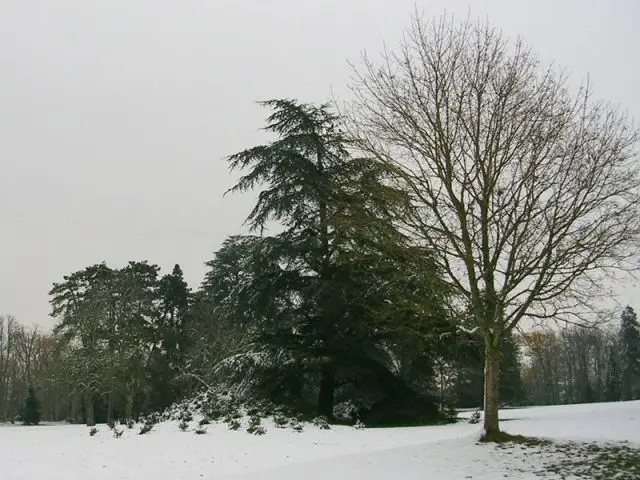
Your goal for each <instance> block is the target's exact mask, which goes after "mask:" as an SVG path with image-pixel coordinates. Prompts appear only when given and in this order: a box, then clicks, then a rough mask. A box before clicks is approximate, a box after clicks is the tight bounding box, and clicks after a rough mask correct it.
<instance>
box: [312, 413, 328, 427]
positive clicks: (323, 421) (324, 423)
mask: <svg viewBox="0 0 640 480" xmlns="http://www.w3.org/2000/svg"><path fill="white" fill-rule="evenodd" d="M313 424H314V425H315V426H316V427H318V428H319V429H320V430H331V426H330V425H329V420H328V419H327V417H323V416H319V417H316V418H314V419H313Z"/></svg>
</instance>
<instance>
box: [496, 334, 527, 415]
mask: <svg viewBox="0 0 640 480" xmlns="http://www.w3.org/2000/svg"><path fill="white" fill-rule="evenodd" d="M521 373H522V369H521V361H520V345H519V342H518V337H517V336H516V335H515V334H514V333H512V332H509V333H506V334H505V338H504V339H503V340H502V354H501V356H500V399H501V401H502V403H505V404H509V405H520V404H521V403H522V401H523V400H524V398H523V397H524V390H523V384H522V376H521Z"/></svg>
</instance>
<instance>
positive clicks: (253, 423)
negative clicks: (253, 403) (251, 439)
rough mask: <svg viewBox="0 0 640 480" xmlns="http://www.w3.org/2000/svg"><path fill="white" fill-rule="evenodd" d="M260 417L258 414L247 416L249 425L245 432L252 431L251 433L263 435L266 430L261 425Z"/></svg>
mask: <svg viewBox="0 0 640 480" xmlns="http://www.w3.org/2000/svg"><path fill="white" fill-rule="evenodd" d="M261 424H262V418H260V417H259V416H258V415H253V416H251V417H250V418H249V426H248V427H247V433H252V434H253V435H264V434H265V433H267V430H266V429H265V428H264V427H263V426H262V425H261Z"/></svg>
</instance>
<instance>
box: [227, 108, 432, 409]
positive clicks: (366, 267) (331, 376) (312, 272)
mask: <svg viewBox="0 0 640 480" xmlns="http://www.w3.org/2000/svg"><path fill="white" fill-rule="evenodd" d="M261 103H262V105H264V106H266V107H269V108H271V109H272V110H273V112H272V114H271V115H270V116H269V117H268V125H267V128H266V129H267V130H268V131H270V132H272V133H275V134H276V135H277V139H276V140H275V141H273V142H272V143H270V144H267V145H261V146H257V147H253V148H250V149H248V150H244V151H242V152H239V153H237V154H235V155H232V156H231V157H229V162H230V165H231V169H232V170H235V169H241V170H249V171H248V173H246V174H245V175H244V176H242V177H241V178H240V180H239V182H238V184H237V185H236V186H234V187H233V188H232V189H231V191H247V190H252V189H254V188H258V187H262V191H261V192H260V195H259V197H258V202H257V204H256V205H255V207H254V209H253V210H252V211H251V213H250V215H249V217H248V223H249V226H250V227H251V229H252V230H253V231H259V232H263V231H264V229H265V227H266V226H267V223H268V222H270V221H275V222H278V223H279V224H280V225H281V226H282V227H283V232H282V233H280V234H278V235H275V236H272V237H244V238H241V239H239V241H240V244H245V245H246V246H247V247H249V250H245V253H248V254H249V256H248V257H244V260H242V265H243V267H244V268H243V270H244V273H243V275H245V278H244V279H245V280H247V281H249V282H250V287H247V286H246V285H245V284H243V283H242V282H240V283H236V284H235V285H229V287H222V290H225V289H227V288H228V289H230V290H231V291H233V292H234V293H235V295H234V296H232V297H231V298H234V299H235V300H231V302H235V303H234V305H235V306H236V307H239V310H238V311H236V314H235V315H234V318H236V319H238V321H251V322H253V324H254V325H258V326H259V330H260V333H261V338H262V340H263V341H265V342H266V343H267V344H268V345H271V346H272V347H274V348H277V349H283V350H284V351H286V352H287V354H288V355H290V356H291V358H293V359H295V361H294V363H296V364H298V365H300V366H304V368H305V369H306V375H307V378H315V379H316V381H317V383H316V386H317V397H316V399H317V400H316V405H317V413H318V414H320V415H324V416H327V417H331V416H332V413H333V404H334V402H335V394H336V389H337V387H338V384H339V376H340V375H341V373H343V372H344V371H345V367H354V366H355V365H356V364H357V363H360V368H363V367H364V365H366V368H367V369H369V371H371V369H375V370H377V371H378V372H379V374H380V375H384V374H383V373H382V372H383V371H387V372H388V370H386V369H385V368H378V367H379V366H380V362H381V360H376V361H373V359H374V358H378V359H379V358H380V352H382V351H383V349H382V348H377V347H379V346H380V345H381V342H380V340H381V339H380V336H381V330H382V329H376V328H375V326H376V325H378V324H377V322H380V324H379V325H384V324H385V318H388V317H389V316H388V315H385V314H383V313H382V312H383V311H384V309H383V308H382V303H383V300H385V298H386V297H385V295H392V296H393V297H394V298H393V299H391V298H388V297H387V298H386V300H387V301H388V303H392V304H393V300H399V299H400V295H399V292H400V291H401V289H400V288H399V285H400V284H401V283H402V282H403V281H404V280H402V281H399V283H395V282H393V281H387V282H386V283H385V282H384V281H382V280H378V281H374V279H375V278H378V279H380V278H381V277H380V273H381V272H382V271H386V272H387V273H389V272H390V271H392V270H394V269H393V268H389V266H390V261H389V260H390V259H396V260H397V259H399V258H404V259H407V258H410V257H409V256H408V255H404V254H403V253H402V252H407V251H408V250H409V247H408V241H407V239H406V238H405V237H403V235H401V234H400V232H399V231H398V229H397V228H396V225H395V217H396V216H397V215H399V214H401V212H402V211H403V209H404V208H407V205H408V197H407V195H406V194H405V193H403V192H401V191H399V190H397V189H395V188H392V187H390V186H389V185H387V184H386V181H385V180H386V178H387V176H388V173H389V172H388V171H387V170H385V169H384V168H383V167H382V166H381V165H380V164H379V163H378V162H375V161H373V160H370V159H365V158H355V157H352V156H351V155H350V154H349V152H348V149H347V147H348V142H347V140H346V138H345V136H344V135H343V134H342V132H341V131H340V128H339V125H340V119H339V118H338V117H336V116H335V115H334V114H333V113H331V111H330V109H329V108H328V106H327V105H321V106H315V105H308V104H300V103H298V102H296V101H294V100H272V101H267V102H261ZM257 252H259V254H258V255H256V253H257ZM413 257H414V258H415V257H417V258H418V259H420V260H416V261H422V260H423V259H426V258H428V257H427V256H426V255H425V254H424V252H421V251H420V252H418V251H415V252H413ZM385 262H386V265H385ZM415 265H416V263H415V261H414V266H415ZM395 266H396V269H395V270H396V271H397V270H402V269H398V268H397V267H398V264H397V263H396V265H395ZM420 271H423V272H424V271H428V272H429V273H431V272H433V270H426V269H420V268H416V269H414V270H411V269H410V268H407V269H406V270H404V272H405V277H406V276H408V275H409V273H411V272H420ZM247 275H248V276H247ZM422 277H423V279H425V278H429V280H431V287H432V288H429V292H430V293H433V292H434V291H437V290H438V288H435V287H433V285H434V284H436V283H438V282H439V279H438V278H437V275H433V276H429V275H423V276H422ZM391 278H393V277H387V280H389V279H391ZM414 281H415V279H414ZM251 282H253V283H251ZM363 282H364V283H365V284H366V288H365V285H363ZM394 284H395V287H391V286H392V285H394ZM405 286H406V285H405ZM405 298H407V297H405ZM435 298H436V295H433V296H432V297H431V298H429V297H423V298H421V299H420V302H418V303H419V306H420V308H422V310H423V311H424V310H429V309H430V308H431V307H432V306H435V305H437V304H438V302H437V301H432V302H431V301H430V300H434V299H435ZM244 299H246V300H247V301H244ZM223 304H226V305H227V306H229V305H230V304H231V303H230V301H229V300H228V299H227V300H225V301H224V302H223ZM410 304H411V302H409V301H407V302H406V303H405V306H406V307H409V306H410ZM415 305H416V303H415V302H414V303H413V304H412V305H411V309H412V310H414V311H415V310H417V309H416V307H415ZM374 311H375V313H374ZM405 318H406V319H410V320H411V322H413V325H409V328H411V329H413V328H414V327H415V325H416V323H419V322H423V321H424V315H412V314H409V315H407V316H406V317H405ZM243 319H244V320H243ZM387 325H389V324H388V323H387ZM396 331H398V330H397V329H396ZM374 351H375V352H376V353H373V352H374ZM365 352H366V353H365ZM347 369H348V368H347ZM298 377H300V375H298Z"/></svg>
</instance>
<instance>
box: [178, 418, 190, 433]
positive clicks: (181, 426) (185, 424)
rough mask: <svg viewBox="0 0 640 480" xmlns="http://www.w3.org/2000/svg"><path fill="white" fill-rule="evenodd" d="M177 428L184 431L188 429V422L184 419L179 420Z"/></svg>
mask: <svg viewBox="0 0 640 480" xmlns="http://www.w3.org/2000/svg"><path fill="white" fill-rule="evenodd" d="M178 428H179V429H180V430H181V431H183V432H186V431H187V430H189V422H187V421H186V420H181V421H180V423H179V424H178Z"/></svg>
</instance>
